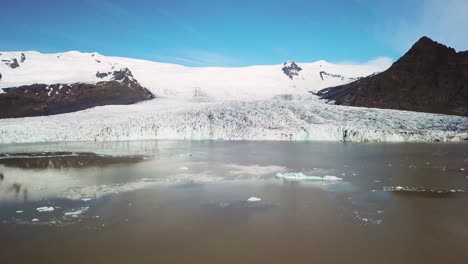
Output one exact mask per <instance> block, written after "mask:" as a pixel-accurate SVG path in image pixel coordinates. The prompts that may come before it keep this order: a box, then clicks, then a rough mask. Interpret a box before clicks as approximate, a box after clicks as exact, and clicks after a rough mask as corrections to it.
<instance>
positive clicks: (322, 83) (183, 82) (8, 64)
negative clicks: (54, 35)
mask: <svg viewBox="0 0 468 264" xmlns="http://www.w3.org/2000/svg"><path fill="white" fill-rule="evenodd" d="M123 68H128V69H130V71H131V72H132V73H133V76H134V77H135V79H136V80H138V82H139V83H140V84H141V85H142V86H144V87H145V88H147V89H149V90H150V91H151V92H153V93H154V94H155V95H156V96H159V97H183V98H190V97H209V98H213V99H229V100H233V99H268V98H272V97H273V96H275V95H279V94H304V93H307V92H308V91H318V90H320V89H323V88H326V87H330V86H336V85H341V84H345V83H349V82H351V81H354V80H356V79H357V78H361V77H365V76H368V75H370V74H373V73H375V72H380V71H383V70H385V69H383V68H381V67H378V66H375V65H371V64H332V63H328V62H326V61H317V62H314V63H296V62H293V61H288V62H285V63H283V64H279V65H265V66H250V67H238V68H233V67H231V68H229V67H184V66H180V65H175V64H168V63H158V62H152V61H145V60H137V59H129V58H121V57H108V56H103V55H101V54H99V53H80V52H76V51H70V52H65V53H55V54H43V53H39V52H35V51H27V52H0V74H1V78H0V88H6V87H17V86H21V85H30V84H35V83H41V84H57V83H64V84H65V83H74V82H85V83H86V82H88V83H96V82H99V81H103V80H107V79H106V78H107V76H104V75H103V74H102V73H108V72H113V71H115V70H120V69H123ZM100 77H101V78H100ZM0 92H2V91H1V89H0Z"/></svg>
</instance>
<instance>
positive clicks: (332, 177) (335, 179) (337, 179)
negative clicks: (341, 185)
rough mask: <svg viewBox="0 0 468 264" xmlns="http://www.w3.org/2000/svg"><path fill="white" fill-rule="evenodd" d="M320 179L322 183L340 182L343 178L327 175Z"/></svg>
mask: <svg viewBox="0 0 468 264" xmlns="http://www.w3.org/2000/svg"><path fill="white" fill-rule="evenodd" d="M322 179H323V180H324V181H341V180H343V178H338V177H336V176H329V175H326V176H323V178H322Z"/></svg>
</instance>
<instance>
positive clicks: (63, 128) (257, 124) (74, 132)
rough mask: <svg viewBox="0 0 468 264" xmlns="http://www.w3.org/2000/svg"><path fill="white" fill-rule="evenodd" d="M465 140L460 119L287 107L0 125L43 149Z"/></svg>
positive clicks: (80, 115)
mask: <svg viewBox="0 0 468 264" xmlns="http://www.w3.org/2000/svg"><path fill="white" fill-rule="evenodd" d="M143 139H186V140H205V139H214V140H217V139H223V140H300V141H309V140H323V141H349V142H384V141H462V140H468V118H467V117H459V116H445V115H438V114H427V113H416V112H408V111H396V110H383V109H368V108H358V107H347V106H337V105H329V104H325V103H323V102H321V101H320V100H318V99H317V98H315V97H314V96H310V97H304V98H293V99H291V100H282V99H274V100H253V101H215V102H194V101H183V100H180V99H168V98H158V99H154V100H151V101H147V102H144V103H139V104H134V105H129V106H103V107H96V108H92V109H88V110H84V111H80V112H75V113H68V114H61V115H54V116H44V117H28V118H15V119H2V120H0V143H20V142H51V141H113V140H115V141H121V140H143Z"/></svg>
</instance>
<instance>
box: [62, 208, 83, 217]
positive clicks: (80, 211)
mask: <svg viewBox="0 0 468 264" xmlns="http://www.w3.org/2000/svg"><path fill="white" fill-rule="evenodd" d="M88 209H89V207H82V208H81V209H79V210H75V211H70V212H65V213H64V214H63V215H64V216H71V217H78V216H79V215H81V214H83V213H84V212H86V211H88Z"/></svg>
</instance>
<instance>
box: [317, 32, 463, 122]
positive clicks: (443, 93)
mask: <svg viewBox="0 0 468 264" xmlns="http://www.w3.org/2000/svg"><path fill="white" fill-rule="evenodd" d="M318 95H319V96H321V97H322V98H324V99H329V100H333V101H335V103H336V104H339V105H350V106H363V107H374V108H389V109H400V110H410V111H419V112H430V113H441V114H451V115H463V116H468V51H464V52H456V51H455V50H454V49H452V48H449V47H446V46H444V45H442V44H439V43H437V42H435V41H433V40H431V39H429V38H428V37H423V38H421V39H420V40H419V41H417V42H416V43H415V44H414V45H413V47H412V48H411V49H410V50H409V51H408V52H407V53H406V54H405V55H404V56H403V57H401V58H400V59H399V60H398V61H396V62H395V63H394V64H393V65H392V66H391V67H390V68H389V69H388V70H386V71H385V72H382V73H380V74H376V75H375V76H369V77H366V78H363V79H360V80H358V81H355V82H352V83H349V84H345V85H341V86H337V87H331V88H327V89H323V90H321V91H319V92H318Z"/></svg>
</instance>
